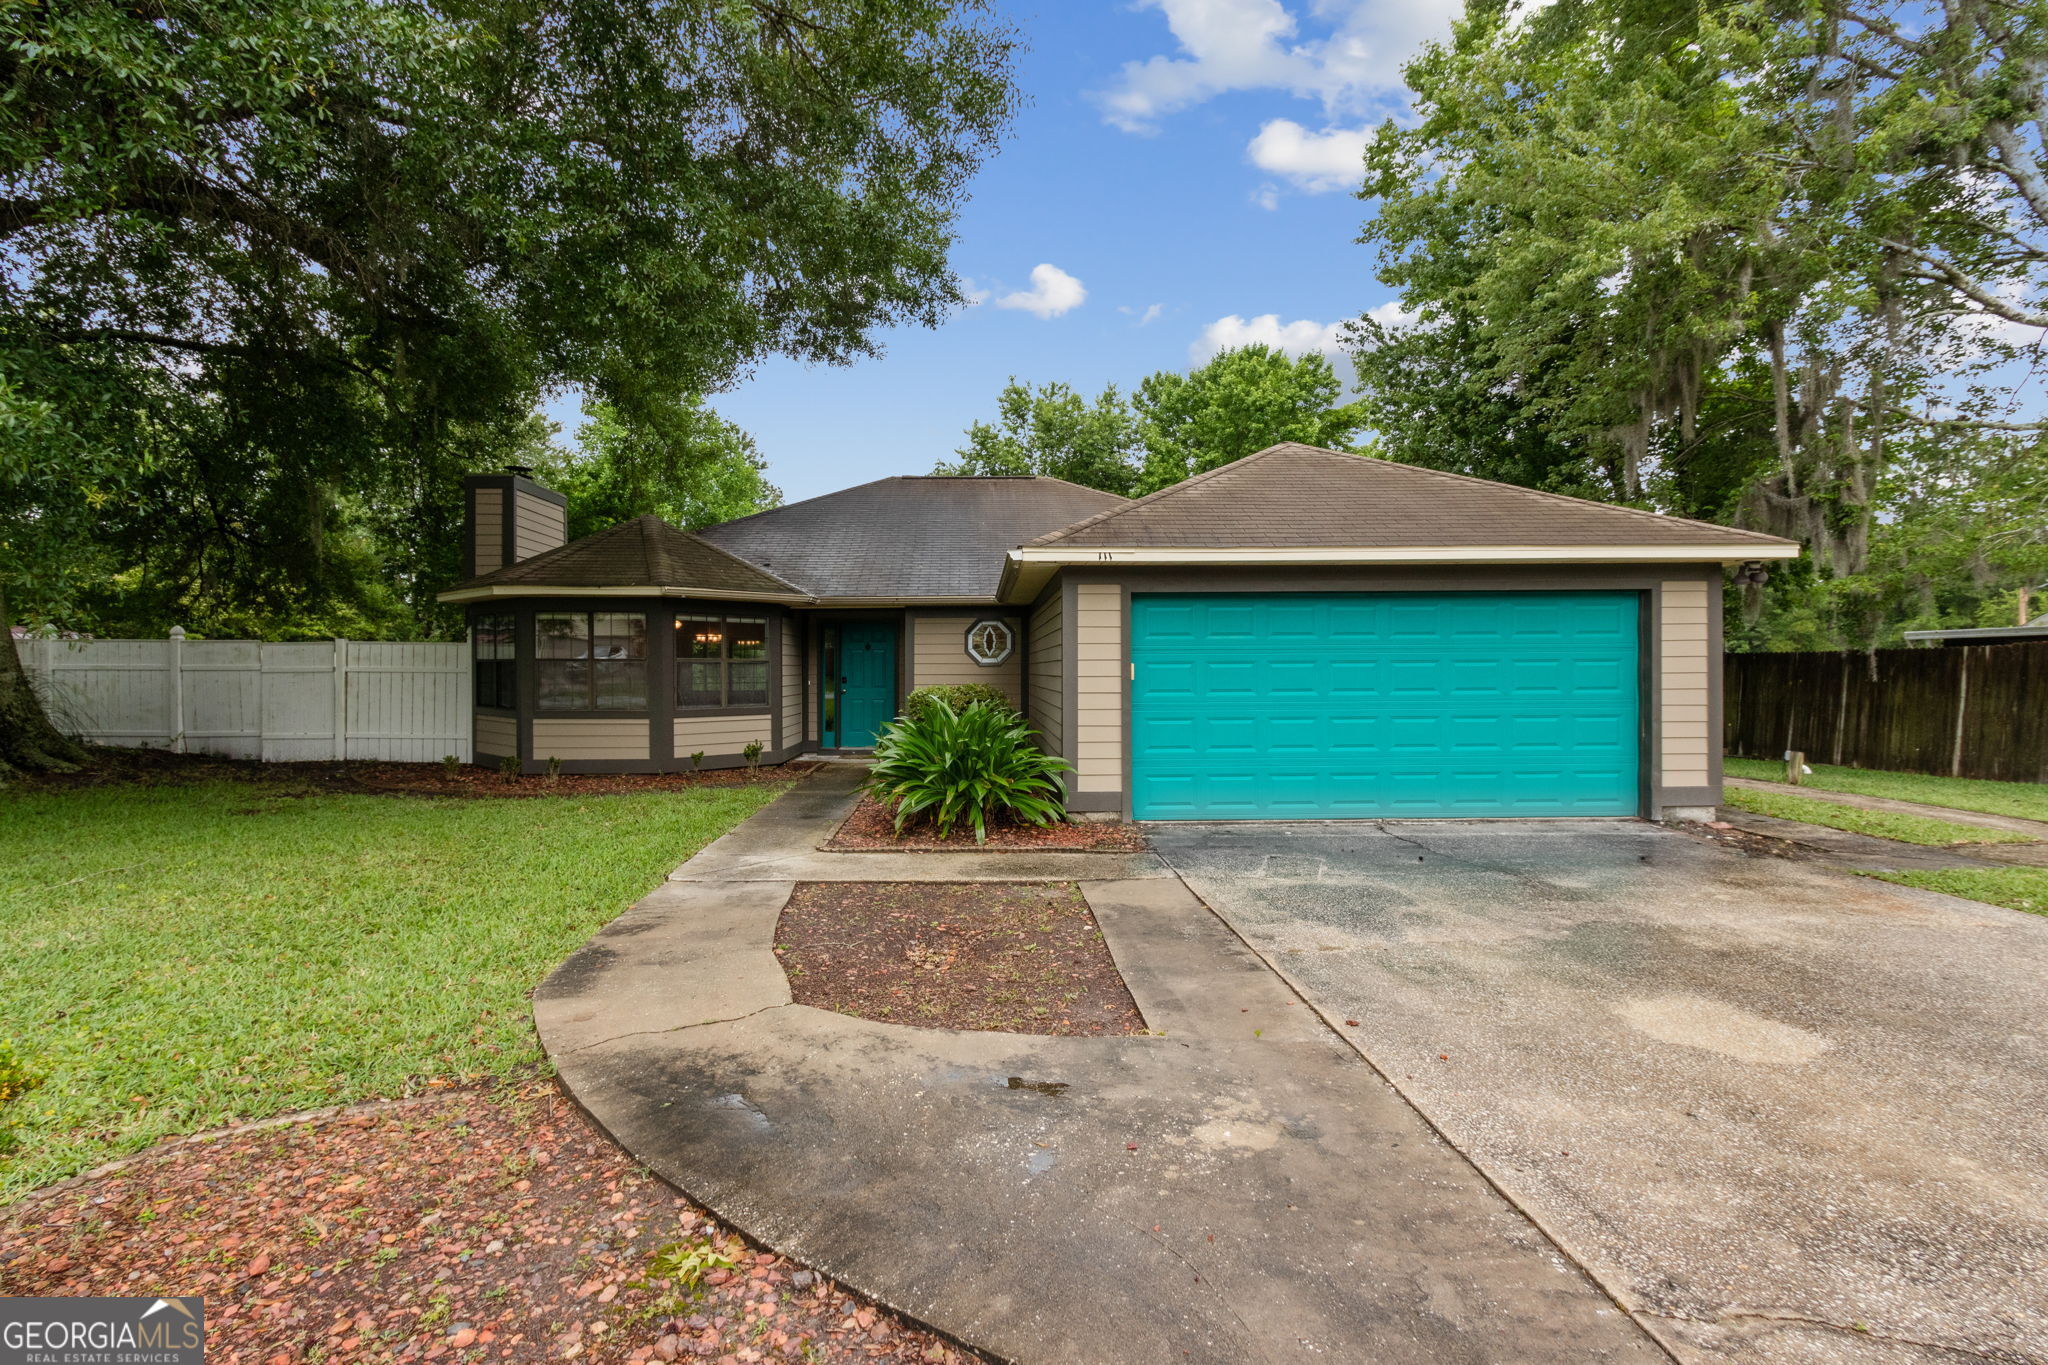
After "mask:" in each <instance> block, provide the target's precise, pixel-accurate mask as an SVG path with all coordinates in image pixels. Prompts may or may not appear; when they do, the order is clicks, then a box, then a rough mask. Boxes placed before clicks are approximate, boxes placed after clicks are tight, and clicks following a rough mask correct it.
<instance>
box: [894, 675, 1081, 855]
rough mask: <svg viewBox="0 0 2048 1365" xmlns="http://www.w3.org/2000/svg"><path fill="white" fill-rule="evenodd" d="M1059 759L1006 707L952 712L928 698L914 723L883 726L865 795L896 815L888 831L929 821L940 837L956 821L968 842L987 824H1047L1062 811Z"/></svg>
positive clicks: (982, 836)
mask: <svg viewBox="0 0 2048 1365" xmlns="http://www.w3.org/2000/svg"><path fill="white" fill-rule="evenodd" d="M1066 768H1067V765H1066V762H1065V761H1064V760H1062V759H1059V758H1055V757H1053V756H1052V755H1051V754H1048V753H1045V752H1043V751H1042V750H1041V749H1040V748H1039V747H1038V745H1037V743H1036V742H1035V741H1034V740H1033V738H1032V732H1031V731H1030V730H1029V729H1027V728H1026V727H1025V725H1024V723H1023V722H1022V721H1020V720H1018V719H1017V717H1016V715H1015V714H1014V713H1013V712H1012V711H1011V710H1010V709H1009V707H1008V706H1007V704H1006V705H1004V706H1002V707H995V706H990V705H987V704H984V703H975V704H972V705H969V706H967V707H965V708H964V709H962V710H960V711H955V710H954V709H953V708H952V706H951V705H949V704H948V703H947V701H946V699H945V698H943V697H934V698H933V699H932V700H931V703H930V706H929V709H928V710H927V711H926V713H925V715H924V717H923V718H922V719H920V720H911V719H908V718H906V719H903V720H898V721H895V722H893V723H891V724H890V725H888V726H886V727H885V728H884V729H883V731H882V734H881V737H880V738H879V739H878V740H877V741H876V742H875V760H874V766H873V767H872V768H871V769H870V770H869V772H868V780H867V785H868V790H869V791H870V792H872V793H874V796H875V799H876V800H878V801H880V802H881V803H882V804H883V805H885V806H888V807H889V808H890V809H891V810H892V811H893V812H894V813H895V816H896V832H897V833H898V834H901V833H902V832H903V829H904V826H906V825H907V824H909V823H910V822H911V821H912V820H917V819H929V820H930V821H931V822H932V824H933V826H934V827H935V828H936V830H937V831H938V835H939V837H940V838H941V839H943V838H946V837H947V836H948V835H950V834H951V833H952V832H953V827H954V826H955V825H958V824H960V823H962V822H963V821H964V822H966V823H967V824H969V825H972V826H973V828H974V839H975V842H976V843H982V842H986V840H987V839H988V825H989V822H990V821H991V820H996V819H1010V820H1014V821H1017V822H1018V823H1020V824H1027V825H1049V824H1051V823H1052V822H1053V821H1055V820H1057V819H1059V818H1060V816H1061V814H1062V813H1063V812H1064V811H1065V809H1066V804H1065V795H1064V791H1063V789H1062V787H1061V785H1060V779H1059V774H1060V773H1062V772H1065V771H1066Z"/></svg>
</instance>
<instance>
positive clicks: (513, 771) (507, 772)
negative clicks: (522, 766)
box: [498, 754, 519, 782]
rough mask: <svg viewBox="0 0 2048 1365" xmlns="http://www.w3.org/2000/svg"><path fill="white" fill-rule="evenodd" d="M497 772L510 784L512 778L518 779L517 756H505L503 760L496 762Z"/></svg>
mask: <svg viewBox="0 0 2048 1365" xmlns="http://www.w3.org/2000/svg"><path fill="white" fill-rule="evenodd" d="M498 771H499V773H501V774H502V775H503V776H504V778H505V780H506V781H507V782H510V781H512V780H513V779H514V778H516V777H518V776H519V756H518V755H517V754H506V755H505V756H504V757H503V758H501V759H499V760H498Z"/></svg>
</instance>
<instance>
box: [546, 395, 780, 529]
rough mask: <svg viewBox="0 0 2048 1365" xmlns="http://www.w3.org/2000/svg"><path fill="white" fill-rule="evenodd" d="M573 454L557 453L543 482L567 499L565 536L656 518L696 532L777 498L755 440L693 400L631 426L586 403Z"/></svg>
mask: <svg viewBox="0 0 2048 1365" xmlns="http://www.w3.org/2000/svg"><path fill="white" fill-rule="evenodd" d="M583 415H584V417H585V419H586V420H585V421H584V424H583V426H582V427H581V429H579V430H578V432H577V437H576V439H577V449H576V450H575V451H574V452H569V451H560V450H557V451H554V452H552V453H551V454H550V456H549V457H548V459H547V460H546V461H545V462H544V463H542V464H541V465H540V466H539V469H538V471H537V473H538V476H539V477H540V479H541V480H542V481H543V482H545V483H546V484H548V486H550V487H552V488H554V489H555V490H557V491H558V492H560V493H562V494H563V495H564V496H565V497H567V498H568V499H569V538H570V539H572V540H573V539H575V538H577V537H579V536H587V535H590V534H591V533H592V532H594V531H601V530H603V529H605V528H606V527H607V526H615V525H617V524H618V523H619V522H622V521H630V520H632V519H633V518H634V517H639V516H645V515H647V514H648V513H650V512H651V513H653V514H654V515H655V516H658V517H660V518H661V519H662V520H663V521H665V522H667V523H668V524H669V525H671V526H680V527H681V528H683V529H684V530H686V531H694V530H696V529H697V528H699V527H702V526H712V525H716V524H717V523H719V522H721V521H731V520H732V519H733V518H735V517H744V516H746V515H748V514H749V513H753V512H761V511H765V510H767V509H768V508H770V507H774V506H776V505H777V504H778V503H780V502H781V501H782V493H781V490H779V489H777V488H776V487H775V485H773V484H771V483H769V482H768V478H767V472H766V471H767V465H766V463H765V462H764V461H763V460H762V459H761V453H760V451H759V450H758V449H756V448H755V445H754V438H753V437H751V436H749V435H748V434H747V433H746V432H744V431H742V430H741V429H740V428H739V427H737V426H734V425H733V424H732V423H731V422H728V421H726V420H725V419H724V418H722V417H720V416H719V415H718V414H717V413H715V412H713V411H711V410H710V409H709V408H707V407H705V406H704V405H703V401H702V400H701V399H698V398H690V399H688V400H687V401H684V402H678V403H672V404H664V405H662V406H661V407H660V408H659V409H658V410H657V411H656V412H654V413H653V414H652V415H651V416H648V417H643V419H642V420H641V421H640V422H638V423H635V424H629V423H628V422H627V420H626V419H625V418H624V417H623V416H622V415H621V414H620V411H619V409H618V408H617V407H616V406H615V405H613V404H611V403H605V402H590V403H586V404H584V407H583Z"/></svg>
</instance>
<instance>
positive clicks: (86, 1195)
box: [0, 1080, 980, 1365]
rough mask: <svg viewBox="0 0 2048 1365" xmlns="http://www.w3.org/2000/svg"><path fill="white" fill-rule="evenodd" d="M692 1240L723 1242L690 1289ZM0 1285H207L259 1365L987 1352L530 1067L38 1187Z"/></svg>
mask: <svg viewBox="0 0 2048 1365" xmlns="http://www.w3.org/2000/svg"><path fill="white" fill-rule="evenodd" d="M692 1250H701V1251H703V1252H705V1253H707V1254H709V1255H711V1256H714V1257H717V1258H719V1259H718V1260H715V1261H714V1262H712V1266H713V1268H711V1269H710V1270H709V1271H708V1273H707V1274H705V1275H704V1276H703V1281H704V1283H703V1284H702V1287H701V1289H700V1290H698V1291H695V1292H691V1291H689V1290H686V1289H685V1288H683V1287H682V1286H680V1285H679V1284H678V1283H677V1281H676V1280H675V1279H674V1278H673V1273H674V1270H675V1269H676V1256H677V1253H678V1252H683V1253H687V1252H689V1251H692ZM728 1267H729V1268H728ZM664 1271H667V1272H668V1274H669V1277H668V1278H664ZM0 1294H7V1295H28V1294H46V1295H58V1296H65V1297H70V1296H76V1295H87V1294H122V1295H141V1294H150V1295H155V1294H166V1295H176V1294H201V1295H204V1296H205V1300H206V1335H207V1342H206V1345H207V1359H208V1360H209V1361H218V1362H250V1363H251V1365H254V1363H256V1362H266V1363H268V1365H284V1363H285V1362H293V1361H313V1360H319V1361H325V1362H354V1361H365V1362H368V1361H416V1360H447V1361H450V1362H454V1361H536V1362H538V1361H554V1360H586V1361H623V1362H638V1361H646V1360H651V1359H652V1360H675V1359H678V1358H681V1359H686V1360H687V1359H712V1360H718V1361H721V1362H724V1363H725V1365H739V1362H754V1361H781V1360H791V1361H797V1360H801V1361H833V1362H851V1361H864V1362H865V1361H894V1362H907V1361H965V1360H978V1359H980V1357H978V1356H974V1355H970V1354H967V1353H965V1352H963V1351H961V1349H960V1348H959V1347H957V1346H953V1345H951V1344H949V1343H947V1342H945V1341H943V1340H942V1339H940V1338H938V1337H935V1336H933V1335H932V1334H931V1333H929V1332H925V1331H922V1330H920V1329H917V1328H914V1327H911V1326H909V1325H907V1324H905V1322H904V1321H903V1320H902V1319H900V1318H898V1317H896V1316H895V1315H894V1314H892V1313H889V1312H887V1311H886V1310H880V1309H877V1308H875V1307H874V1306H872V1305H870V1304H868V1303H867V1302H865V1301H863V1300H861V1299H858V1298H856V1297H854V1296H852V1295H850V1294H849V1293H848V1292H847V1291H845V1290H843V1289H841V1288H840V1287H838V1286H837V1285H835V1284H833V1283H832V1282H830V1281H828V1280H824V1279H822V1278H820V1277H819V1276H817V1275H815V1274H813V1273H812V1272H811V1271H808V1270H805V1269H803V1268H802V1267H800V1266H798V1265H796V1264H794V1263H792V1262H790V1261H788V1260H785V1259H783V1258H782V1257H779V1256H776V1255H774V1254H773V1253H770V1252H765V1251H760V1250H758V1249H757V1248H755V1247H753V1246H751V1245H749V1244H748V1243H747V1242H746V1241H744V1240H743V1239H742V1238H740V1237H739V1236H738V1235H737V1234H735V1233H733V1232H730V1231H728V1230H726V1229H724V1228H722V1227H721V1226H719V1224H718V1223H717V1222H715V1221H714V1220H713V1219H711V1218H710V1217H709V1216H708V1215H707V1214H706V1213H705V1212H704V1210H702V1209H701V1208H699V1207H697V1206H696V1205H694V1204H692V1203H690V1202H689V1201H688V1200H686V1199H681V1198H678V1197H677V1196H676V1194H675V1191H674V1190H672V1189H671V1188H670V1187H668V1186H667V1185H665V1184H663V1183H662V1182H660V1181H659V1180H657V1179H655V1178H654V1177H653V1176H651V1175H649V1174H647V1173H646V1172H645V1171H644V1170H642V1169H641V1168H640V1167H639V1166H637V1165H636V1164H635V1163H634V1162H633V1161H632V1159H631V1158H630V1157H628V1156H627V1155H626V1154H625V1153H624V1152H622V1151H620V1150H619V1148H618V1147H616V1146H614V1145H613V1144H612V1143H611V1141H610V1140H609V1139H607V1138H605V1137H604V1136H602V1135H601V1134H599V1133H598V1132H597V1131H596V1130H595V1129H593V1128H592V1127H591V1126H590V1125H589V1123H588V1122H587V1121H586V1120H585V1119H584V1118H583V1117H582V1115H581V1113H580V1112H579V1111H578V1110H577V1109H576V1108H575V1106H574V1105H572V1104H571V1103H570V1102H569V1101H568V1100H567V1099H566V1098H565V1097H563V1095H562V1094H561V1092H560V1091H559V1090H558V1089H556V1087H555V1086H554V1084H553V1083H552V1082H549V1081H540V1080H530V1081H527V1082H525V1083H523V1084H521V1085H517V1086H511V1087H504V1088H498V1089H491V1090H481V1089H472V1090H457V1091H450V1092H448V1093H446V1094H442V1095H436V1096H432V1097H430V1098H427V1099H424V1100H420V1101H409V1102H403V1103H400V1104H397V1105H392V1106H388V1107H385V1108H382V1109H375V1110H371V1111H369V1112H360V1113H350V1114H344V1115H341V1116H338V1117H333V1118H328V1119H325V1120H315V1121H308V1122H304V1123H296V1124H292V1125H289V1126H284V1127H274V1128H269V1129H261V1130H256V1131H245V1132H242V1133H239V1134H233V1135H229V1136H226V1137H221V1138H217V1139H214V1140H211V1141H206V1142H199V1143H191V1144H185V1145H174V1146H170V1147H167V1148H160V1149H156V1150H155V1151H152V1152H150V1153H146V1154H144V1155H143V1156H142V1157H140V1158H138V1159H136V1160H135V1161H133V1162H131V1163H130V1164H128V1165H127V1166H125V1167H123V1168H121V1169H120V1170H118V1171H115V1172H113V1173H111V1174H107V1175H104V1176H101V1177H98V1178H96V1179H87V1180H81V1181H76V1182H72V1183H69V1184H67V1185H63V1186H58V1187H55V1188H54V1189H53V1190H52V1191H51V1192H49V1193H46V1194H42V1195H32V1196H30V1197H29V1198H28V1200H26V1201H25V1202H24V1203H22V1204H19V1205H17V1206H16V1207H14V1208H12V1209H8V1210H4V1211H0Z"/></svg>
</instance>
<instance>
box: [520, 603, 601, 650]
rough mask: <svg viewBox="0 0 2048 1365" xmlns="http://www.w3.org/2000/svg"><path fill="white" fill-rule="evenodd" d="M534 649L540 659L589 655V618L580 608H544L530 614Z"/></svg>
mask: <svg viewBox="0 0 2048 1365" xmlns="http://www.w3.org/2000/svg"><path fill="white" fill-rule="evenodd" d="M533 652H534V656H535V657H536V658H541V659H587V658H589V657H590V618H589V616H587V615H585V614H584V613H583V612H580V611H543V612H539V613H537V614H536V615H535V616H534V618H533Z"/></svg>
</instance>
